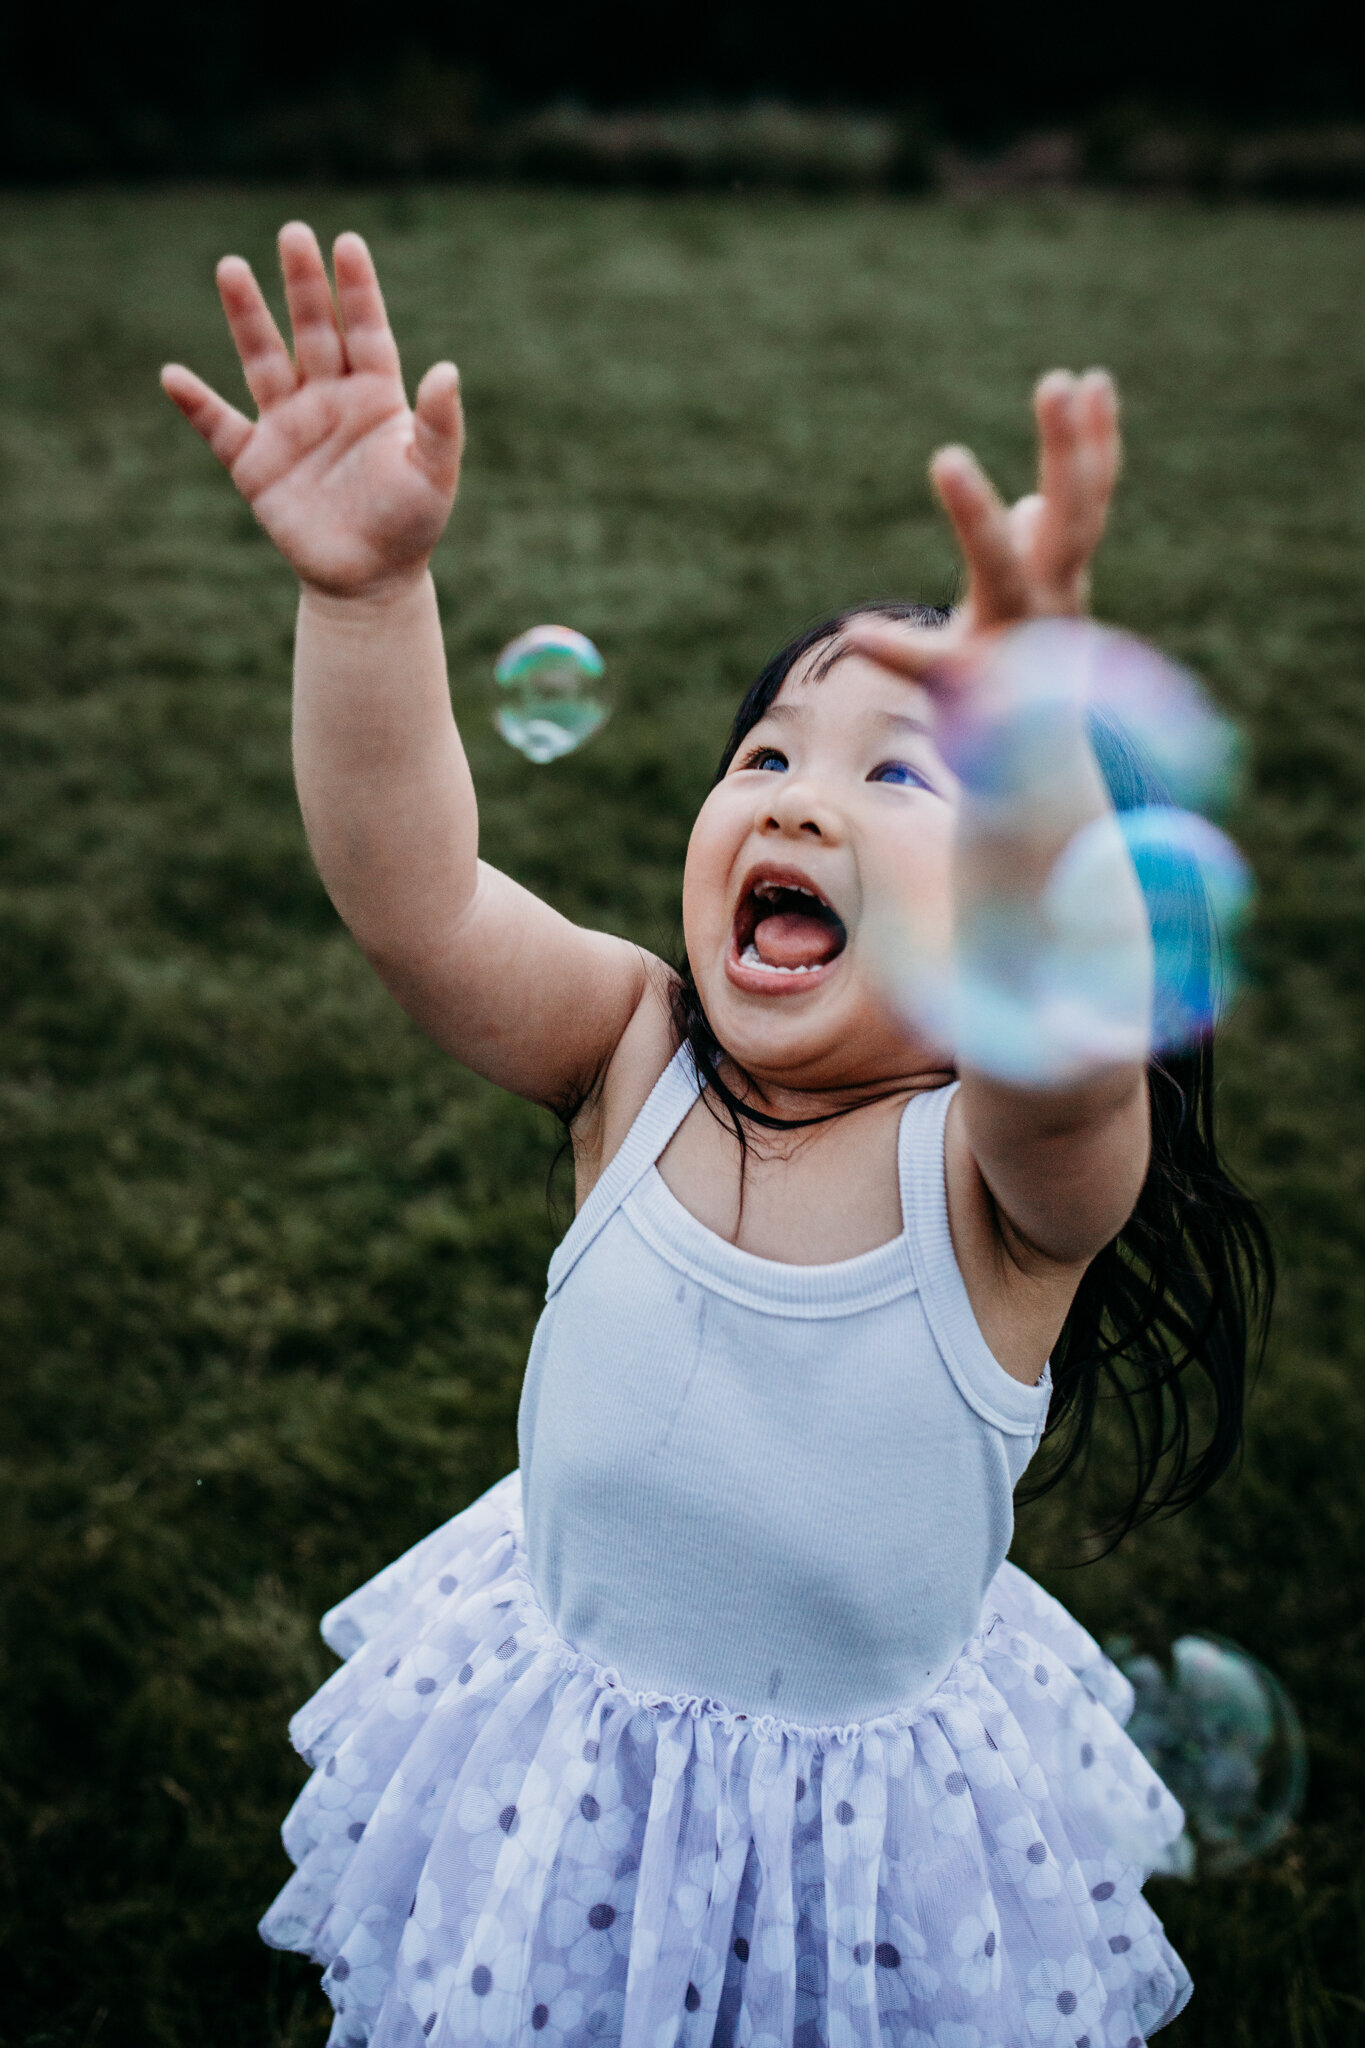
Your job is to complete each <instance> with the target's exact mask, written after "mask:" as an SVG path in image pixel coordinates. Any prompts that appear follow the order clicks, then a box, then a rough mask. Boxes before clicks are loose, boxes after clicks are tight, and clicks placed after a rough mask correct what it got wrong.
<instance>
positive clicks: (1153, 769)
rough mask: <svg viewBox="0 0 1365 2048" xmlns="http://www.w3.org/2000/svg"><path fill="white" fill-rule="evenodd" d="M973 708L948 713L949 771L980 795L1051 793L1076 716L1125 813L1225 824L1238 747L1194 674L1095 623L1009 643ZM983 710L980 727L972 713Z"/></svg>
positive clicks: (1041, 631) (996, 654) (980, 680)
mask: <svg viewBox="0 0 1365 2048" xmlns="http://www.w3.org/2000/svg"><path fill="white" fill-rule="evenodd" d="M974 685H975V687H974V690H973V692H972V695H971V696H970V697H962V698H960V699H959V700H958V701H959V704H960V706H961V708H960V709H958V710H956V711H955V709H954V702H953V697H952V696H951V695H950V696H949V697H948V698H947V700H946V702H945V707H944V711H943V713H942V714H941V738H940V745H941V747H942V751H943V754H944V757H945V759H946V760H947V761H948V762H949V765H950V766H951V767H952V768H953V769H954V770H955V771H956V773H957V774H958V775H960V776H961V777H962V779H963V781H964V782H966V783H967V785H968V786H969V787H970V788H971V789H972V790H973V792H974V793H976V794H978V795H990V794H993V793H998V794H1008V795H1011V796H1015V797H1017V796H1018V795H1019V794H1020V793H1021V791H1022V790H1024V789H1026V788H1027V787H1028V785H1029V784H1030V782H1032V783H1033V784H1036V785H1037V786H1038V788H1039V789H1044V788H1045V787H1046V785H1047V782H1048V768H1049V765H1050V762H1051V761H1052V759H1053V758H1054V754H1055V749H1056V747H1057V745H1058V743H1059V741H1061V743H1063V744H1064V733H1065V728H1066V726H1067V725H1068V724H1069V722H1070V720H1071V718H1072V717H1073V716H1074V711H1075V708H1076V707H1077V706H1080V707H1083V708H1084V711H1085V715H1086V723H1087V727H1088V731H1089V736H1090V740H1091V743H1092V745H1093V747H1094V749H1095V752H1096V754H1097V756H1098V758H1099V761H1100V765H1101V768H1102V769H1103V771H1104V775H1105V779H1106V781H1107V782H1108V783H1109V785H1110V792H1111V795H1112V797H1113V800H1114V805H1115V808H1116V809H1118V810H1132V809H1134V808H1135V807H1136V806H1138V805H1139V804H1150V803H1162V804H1170V805H1172V806H1173V807H1175V808H1177V809H1180V810H1189V811H1198V812H1201V813H1202V814H1204V815H1205V816H1210V815H1212V816H1218V815H1219V814H1220V813H1221V812H1222V811H1223V809H1224V808H1225V807H1226V805H1227V803H1228V801H1229V799H1230V798H1231V796H1232V795H1233V793H1234V790H1235V787H1236V782H1237V775H1238V770H1239V768H1240V765H1241V752H1242V749H1241V740H1240V736H1239V734H1238V732H1237V728H1236V727H1235V726H1234V725H1233V724H1232V722H1231V720H1230V719H1228V718H1226V717H1225V716H1224V715H1223V713H1222V712H1221V711H1219V710H1218V709H1217V708H1216V706H1215V705H1214V704H1213V703H1212V702H1211V700H1210V698H1209V696H1208V693H1207V691H1206V690H1205V689H1204V687H1203V685H1202V683H1200V681H1199V679H1198V678H1197V677H1196V676H1194V675H1192V674H1191V673H1190V671H1189V670H1188V669H1185V668H1181V667H1180V666H1179V664H1178V663H1176V662H1174V661H1170V660H1168V658H1167V657H1166V656H1165V655H1164V654H1161V653H1159V652H1158V650H1157V649H1156V648H1155V647H1151V646H1149V645H1148V644H1147V642H1146V641H1144V640H1139V639H1136V638H1135V637H1134V635H1133V634H1131V633H1119V632H1115V631H1114V630H1113V629H1112V628H1111V627H1108V626H1097V625H1095V624H1094V622H1093V621H1092V620H1090V619H1035V620H1033V621H1031V622H1030V623H1029V624H1028V625H1025V626H1019V627H1016V628H1015V629H1014V630H1013V631H1012V632H1009V633H1005V634H1003V635H1002V636H1001V638H1000V639H999V640H998V641H997V642H996V643H995V645H994V647H993V648H992V649H991V651H990V653H989V655H988V656H987V658H986V660H985V662H984V664H983V666H982V668H981V670H980V671H979V672H978V674H977V676H976V677H975V678H974ZM983 701H984V705H985V712H984V716H983V715H981V713H980V711H974V710H973V709H972V707H974V706H977V705H980V704H981V703H982V702H983Z"/></svg>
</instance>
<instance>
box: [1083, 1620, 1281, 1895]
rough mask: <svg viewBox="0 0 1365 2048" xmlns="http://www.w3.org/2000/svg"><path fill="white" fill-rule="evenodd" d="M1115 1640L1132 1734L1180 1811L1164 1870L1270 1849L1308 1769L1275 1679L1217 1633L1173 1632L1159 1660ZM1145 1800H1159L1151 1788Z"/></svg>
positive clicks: (1227, 1861)
mask: <svg viewBox="0 0 1365 2048" xmlns="http://www.w3.org/2000/svg"><path fill="white" fill-rule="evenodd" d="M1114 1648H1115V1650H1116V1651H1119V1652H1120V1654H1119V1655H1118V1656H1117V1657H1116V1662H1117V1663H1118V1664H1119V1667H1120V1669H1121V1670H1122V1672H1123V1674H1124V1676H1125V1677H1126V1678H1127V1679H1128V1681H1129V1683H1130V1684H1131V1685H1132V1687H1133V1691H1134V1695H1135V1699H1134V1706H1133V1713H1132V1717H1131V1719H1130V1720H1129V1722H1128V1733H1129V1735H1131V1736H1132V1738H1133V1741H1134V1742H1135V1743H1136V1744H1137V1746H1138V1748H1139V1749H1140V1750H1141V1751H1142V1753H1143V1755H1144V1756H1145V1757H1146V1758H1147V1761H1148V1763H1150V1764H1151V1766H1152V1768H1153V1770H1154V1771H1155V1772H1156V1773H1157V1775H1158V1777H1159V1778H1161V1779H1162V1780H1163V1782H1164V1783H1165V1784H1166V1785H1167V1786H1168V1787H1169V1789H1170V1791H1171V1792H1172V1793H1173V1794H1174V1796H1175V1797H1176V1799H1178V1800H1179V1802H1180V1804H1181V1806H1183V1808H1184V1809H1185V1834H1184V1835H1183V1836H1182V1837H1181V1838H1180V1841H1179V1842H1178V1843H1176V1844H1175V1845H1174V1846H1173V1848H1172V1849H1171V1850H1170V1851H1169V1852H1167V1853H1168V1856H1169V1859H1170V1861H1169V1874H1171V1875H1175V1876H1191V1875H1198V1876H1200V1877H1206V1876H1219V1875H1221V1874H1222V1873H1223V1872H1225V1871H1230V1870H1237V1869H1240V1868H1241V1866H1242V1865H1243V1864H1246V1863H1249V1862H1251V1860H1252V1859H1253V1858H1254V1857H1256V1856H1260V1855H1263V1854H1264V1853H1265V1852H1266V1851H1267V1850H1268V1849H1271V1848H1273V1847H1274V1845H1275V1844H1276V1843H1277V1842H1278V1841H1279V1840H1280V1839H1281V1838H1282V1836H1283V1835H1284V1834H1285V1832H1286V1831H1287V1829H1288V1828H1289V1827H1290V1825H1291V1823H1292V1822H1293V1819H1294V1816H1295V1815H1296V1814H1297V1813H1298V1811H1299V1808H1300V1807H1301V1806H1302V1804H1303V1797H1304V1791H1305V1789H1306V1783H1307V1770H1308V1765H1307V1748H1306V1745H1305V1742H1304V1736H1303V1728H1302V1725H1301V1723H1300V1721H1299V1717H1298V1714H1297V1712H1296V1711H1295V1708H1294V1704H1293V1701H1292V1700H1291V1699H1290V1698H1289V1696H1288V1694H1287V1693H1286V1692H1285V1690H1284V1687H1283V1686H1282V1685H1281V1684H1280V1683H1279V1681H1278V1679H1276V1678H1275V1677H1274V1676H1273V1674H1272V1673H1271V1672H1269V1671H1267V1669H1266V1668H1265V1666H1264V1665H1263V1664H1261V1663H1259V1662H1258V1661H1257V1659H1256V1658H1255V1657H1252V1656H1249V1655H1248V1653H1247V1652H1246V1651H1245V1650H1242V1649H1239V1648H1238V1646H1237V1644H1236V1643H1230V1642H1226V1641H1224V1640H1223V1639H1222V1638H1221V1637H1218V1636H1203V1635H1187V1636H1179V1637H1177V1639H1176V1640H1175V1642H1173V1643H1172V1644H1171V1648H1170V1655H1169V1658H1168V1659H1167V1660H1165V1661H1162V1660H1159V1659H1157V1658H1156V1657H1153V1656H1149V1655H1145V1654H1136V1655H1135V1654H1133V1653H1132V1652H1131V1646H1129V1645H1119V1644H1115V1646H1114ZM1147 1803H1148V1805H1149V1806H1150V1807H1152V1808H1155V1807H1159V1806H1160V1804H1161V1795H1160V1792H1159V1791H1158V1790H1157V1788H1156V1787H1155V1786H1152V1787H1149V1788H1148V1794H1147ZM1098 1895H1099V1887H1096V1891H1095V1892H1094V1893H1093V1894H1092V1896H1096V1897H1097V1896H1098Z"/></svg>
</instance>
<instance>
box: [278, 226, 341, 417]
mask: <svg viewBox="0 0 1365 2048" xmlns="http://www.w3.org/2000/svg"><path fill="white" fill-rule="evenodd" d="M279 239H280V269H281V270H282V271H283V272H284V295H285V298H286V299H287V300H288V302H289V319H290V322H291V324H292V326H293V329H294V360H295V362H296V363H297V364H298V369H299V376H300V378H302V379H303V380H304V381H305V382H306V381H307V379H308V378H310V377H340V376H342V375H344V373H345V369H346V350H345V346H344V345H343V343H342V339H341V329H340V328H339V327H338V326H337V315H336V307H335V306H334V305H333V304H332V288H331V286H330V285H329V284H328V282H327V269H326V266H325V264H324V263H323V260H322V251H321V249H319V247H318V238H317V236H316V235H315V234H314V233H313V230H312V229H311V228H310V227H309V226H308V224H307V222H306V221H301V220H291V221H289V222H287V224H286V225H285V226H284V227H282V228H281V229H280V238H279Z"/></svg>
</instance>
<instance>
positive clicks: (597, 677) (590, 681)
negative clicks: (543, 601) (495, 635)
mask: <svg viewBox="0 0 1365 2048" xmlns="http://www.w3.org/2000/svg"><path fill="white" fill-rule="evenodd" d="M605 671H606V665H605V663H604V662H603V660H602V657H601V655H600V654H599V653H598V651H597V649H596V648H595V647H594V646H593V644H592V642H591V640H589V639H588V638H586V636H585V635H584V634H582V633H576V632H575V631H574V630H573V628H572V627H571V626H532V628H531V630H530V631H529V632H527V633H522V634H520V635H519V636H518V637H517V638H516V639H515V640H511V641H509V642H508V644H507V646H506V647H504V648H503V650H502V653H501V654H500V655H499V656H498V659H497V662H496V663H495V665H494V669H493V679H494V682H495V684H496V701H495V705H494V710H493V723H494V725H495V726H496V727H497V729H498V731H499V732H500V733H501V734H502V737H503V738H504V739H505V740H506V741H507V744H508V745H509V746H511V747H515V748H516V750H517V752H518V753H519V754H523V755H524V756H525V757H526V759H527V760H528V761H534V762H535V763H536V765H537V766H538V767H540V766H543V765H544V764H545V763H546V762H547V761H558V760H560V759H561V758H562V756H563V755H565V754H571V753H572V752H573V751H574V749H575V748H576V747H581V746H582V745H583V742H584V741H585V740H590V739H591V738H592V736H593V734H594V733H595V732H600V730H601V728H602V727H603V726H604V725H605V724H606V722H607V719H608V717H609V716H610V712H611V704H610V699H609V694H608V691H607V686H606V674H605Z"/></svg>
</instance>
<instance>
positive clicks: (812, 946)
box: [754, 910, 839, 967]
mask: <svg viewBox="0 0 1365 2048" xmlns="http://www.w3.org/2000/svg"><path fill="white" fill-rule="evenodd" d="M754 945H755V946H756V947H757V948H758V957H759V959H760V960H761V961H762V962H763V963H764V965H765V966H766V967H822V966H823V965H824V963H825V961H826V960H832V959H833V958H834V955H835V954H836V953H837V952H838V950H839V935H838V933H837V932H836V931H835V929H834V927H833V926H832V925H828V924H826V923H825V922H824V920H823V919H822V918H819V917H806V916H804V915H803V914H802V912H801V911H799V910H779V911H775V912H774V913H773V915H772V916H771V917H765V918H764V920H763V922H762V923H761V924H760V925H759V926H758V927H757V929H756V930H755V932H754Z"/></svg>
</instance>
